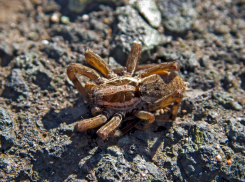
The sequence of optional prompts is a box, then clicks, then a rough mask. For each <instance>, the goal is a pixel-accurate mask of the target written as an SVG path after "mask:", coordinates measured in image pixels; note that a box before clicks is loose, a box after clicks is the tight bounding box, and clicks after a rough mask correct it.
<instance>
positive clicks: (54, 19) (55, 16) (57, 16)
mask: <svg viewBox="0 0 245 182" xmlns="http://www.w3.org/2000/svg"><path fill="white" fill-rule="evenodd" d="M51 21H52V22H53V23H58V22H59V21H60V14H59V13H54V14H53V15H52V16H51Z"/></svg>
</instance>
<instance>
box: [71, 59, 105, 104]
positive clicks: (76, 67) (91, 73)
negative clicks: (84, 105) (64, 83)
mask: <svg viewBox="0 0 245 182" xmlns="http://www.w3.org/2000/svg"><path fill="white" fill-rule="evenodd" d="M75 73H79V74H82V75H85V76H87V77H89V78H90V79H91V80H93V81H95V82H96V83H98V84H99V83H103V82H104V80H105V78H102V77H100V75H99V74H98V73H97V72H96V71H95V70H93V69H91V68H88V67H86V66H83V65H81V64H77V63H71V64H70V65H69V66H68V67H67V76H68V78H69V79H70V80H71V81H72V82H73V84H74V85H75V87H76V88H77V90H78V91H79V92H80V94H81V95H82V96H83V98H84V100H85V101H87V100H88V98H89V96H88V93H87V92H86V90H85V89H84V87H83V86H82V85H81V83H80V82H79V81H78V79H77V77H76V74H75Z"/></svg>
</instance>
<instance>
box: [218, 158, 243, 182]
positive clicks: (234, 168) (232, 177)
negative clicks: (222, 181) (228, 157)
mask: <svg viewBox="0 0 245 182" xmlns="http://www.w3.org/2000/svg"><path fill="white" fill-rule="evenodd" d="M221 171H223V172H224V173H225V174H226V175H227V178H228V179H229V181H237V180H239V181H245V157H244V156H243V155H241V154H240V153H237V154H234V155H233V157H232V164H231V165H224V166H223V167H222V168H221Z"/></svg>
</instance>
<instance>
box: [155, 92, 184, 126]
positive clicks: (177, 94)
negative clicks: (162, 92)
mask: <svg viewBox="0 0 245 182" xmlns="http://www.w3.org/2000/svg"><path fill="white" fill-rule="evenodd" d="M182 99H183V94H182V93H181V92H180V91H177V92H175V93H173V94H171V95H169V96H168V97H166V98H163V99H162V100H160V101H159V102H158V103H156V104H155V105H154V106H153V107H152V108H151V111H154V110H156V109H157V108H164V107H167V106H168V105H170V104H172V103H173V102H174V105H173V108H172V115H171V116H169V117H166V116H162V119H164V120H172V121H174V120H175V119H176V116H177V113H178V109H179V104H180V102H181V100H182ZM160 117H161V116H157V118H160Z"/></svg>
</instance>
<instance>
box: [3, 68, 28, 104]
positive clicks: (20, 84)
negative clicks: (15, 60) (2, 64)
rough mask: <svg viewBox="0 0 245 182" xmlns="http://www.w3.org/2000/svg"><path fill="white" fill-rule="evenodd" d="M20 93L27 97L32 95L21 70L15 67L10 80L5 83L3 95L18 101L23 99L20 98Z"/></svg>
mask: <svg viewBox="0 0 245 182" xmlns="http://www.w3.org/2000/svg"><path fill="white" fill-rule="evenodd" d="M19 95H23V96H24V97H25V98H28V97H31V93H30V90H29V88H28V86H27V84H26V82H25V80H24V79H23V77H22V72H21V70H20V69H13V70H12V71H11V74H10V76H9V78H8V81H7V82H6V83H5V89H4V91H3V93H2V96H3V97H6V98H9V99H12V100H15V101H16V100H18V99H21V98H19ZM22 100H23V99H22Z"/></svg>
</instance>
